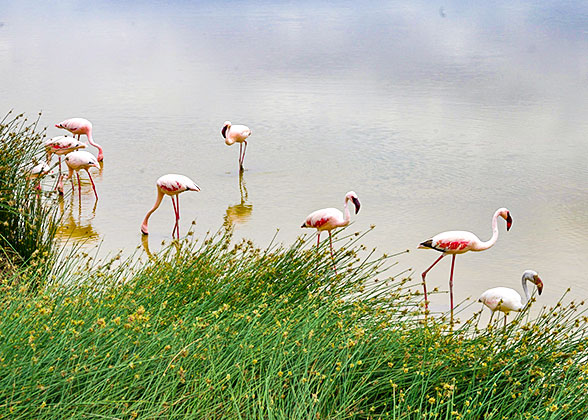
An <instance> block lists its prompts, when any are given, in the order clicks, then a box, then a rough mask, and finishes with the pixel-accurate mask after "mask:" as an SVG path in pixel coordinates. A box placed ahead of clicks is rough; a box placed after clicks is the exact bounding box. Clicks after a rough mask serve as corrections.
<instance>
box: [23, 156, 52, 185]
mask: <svg viewBox="0 0 588 420" xmlns="http://www.w3.org/2000/svg"><path fill="white" fill-rule="evenodd" d="M51 173H52V171H51V167H50V166H49V165H48V164H46V163H45V162H41V163H38V164H37V165H35V166H33V167H32V168H29V169H28V170H27V171H26V175H27V177H28V179H30V180H33V179H35V180H37V185H36V186H35V189H36V190H39V191H40V190H41V178H43V177H44V176H45V175H49V174H51Z"/></svg>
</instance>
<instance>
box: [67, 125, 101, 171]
mask: <svg viewBox="0 0 588 420" xmlns="http://www.w3.org/2000/svg"><path fill="white" fill-rule="evenodd" d="M55 127H57V128H63V129H65V130H67V131H69V132H70V133H72V134H73V135H74V136H75V135H77V136H78V140H79V139H80V136H81V135H82V134H85V135H86V137H87V138H88V143H90V144H91V145H92V146H94V147H96V148H97V149H98V162H102V160H104V154H103V153H102V147H101V146H100V145H99V144H97V143H94V139H93V138H92V123H91V122H90V121H88V120H87V119H85V118H70V119H68V120H63V121H61V122H60V123H58V124H55Z"/></svg>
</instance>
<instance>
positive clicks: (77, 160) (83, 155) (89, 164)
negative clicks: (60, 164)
mask: <svg viewBox="0 0 588 420" xmlns="http://www.w3.org/2000/svg"><path fill="white" fill-rule="evenodd" d="M65 163H67V166H68V168H69V175H68V178H70V179H71V184H72V186H73V173H74V172H75V173H76V175H77V177H78V191H79V196H80V202H81V201H82V184H81V183H80V170H82V169H83V170H85V171H86V172H87V173H88V176H89V177H90V182H91V183H92V189H93V190H94V195H95V196H96V200H98V193H97V192H96V186H95V185H94V180H93V179H92V175H90V168H98V169H100V165H99V164H98V160H97V159H96V158H95V157H94V155H93V154H92V153H90V152H86V151H85V150H76V151H75V152H71V153H70V154H68V155H66V156H65Z"/></svg>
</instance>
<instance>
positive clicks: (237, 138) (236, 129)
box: [221, 121, 251, 171]
mask: <svg viewBox="0 0 588 420" xmlns="http://www.w3.org/2000/svg"><path fill="white" fill-rule="evenodd" d="M221 134H222V136H223V137H224V138H225V144H226V145H227V146H232V145H233V144H234V143H235V142H237V143H239V171H242V170H243V161H244V160H245V152H246V151H247V138H248V137H249V136H250V135H251V130H250V129H249V127H247V126H246V125H232V124H231V122H230V121H225V123H224V124H223V128H222V130H221ZM243 143H245V148H243ZM241 151H242V152H243V156H241Z"/></svg>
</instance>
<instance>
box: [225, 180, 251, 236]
mask: <svg viewBox="0 0 588 420" xmlns="http://www.w3.org/2000/svg"><path fill="white" fill-rule="evenodd" d="M239 191H240V192H241V202H240V203H239V204H233V205H232V206H229V207H227V211H226V215H225V218H224V220H225V221H224V225H225V226H226V227H227V228H229V227H231V226H233V225H236V224H244V223H246V222H247V221H248V220H249V218H250V217H251V212H252V211H253V204H250V203H248V201H249V193H248V192H247V186H246V184H245V180H244V178H243V171H239Z"/></svg>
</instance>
